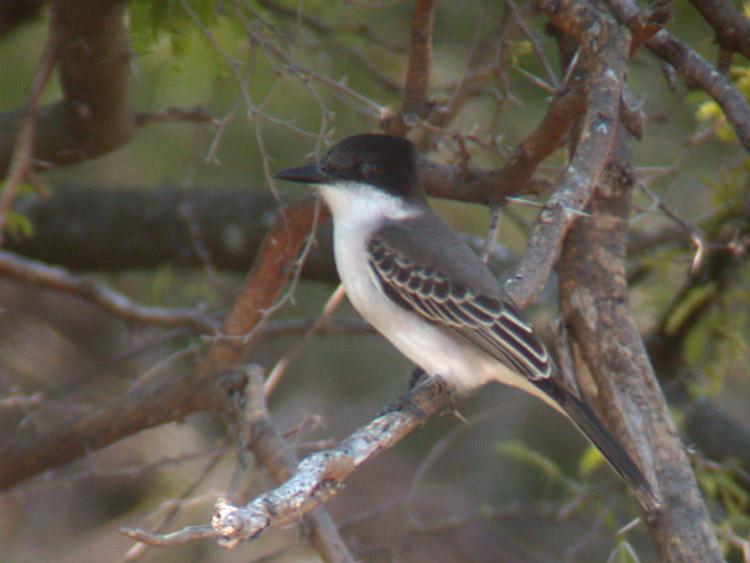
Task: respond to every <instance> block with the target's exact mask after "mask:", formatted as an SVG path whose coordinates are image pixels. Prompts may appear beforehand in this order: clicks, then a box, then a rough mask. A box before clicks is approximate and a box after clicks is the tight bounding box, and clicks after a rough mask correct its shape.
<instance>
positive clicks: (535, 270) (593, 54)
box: [507, 0, 630, 307]
mask: <svg viewBox="0 0 750 563" xmlns="http://www.w3.org/2000/svg"><path fill="white" fill-rule="evenodd" d="M537 6H538V7H539V9H540V10H541V11H542V12H544V13H545V14H547V15H548V16H549V17H550V19H551V21H552V23H553V24H554V25H555V26H557V27H559V28H560V29H562V30H564V31H566V32H569V33H570V34H571V35H572V36H573V37H575V38H576V40H577V41H578V43H579V44H580V46H581V49H582V50H583V55H584V56H586V57H587V59H588V60H589V61H590V66H589V69H588V70H589V75H588V79H587V85H586V88H587V99H586V111H585V113H584V116H583V120H582V125H581V134H580V141H579V142H578V145H577V147H576V149H575V153H574V154H573V157H572V159H571V162H570V164H569V165H568V167H567V168H566V169H565V173H564V174H563V176H562V178H561V179H560V181H559V183H558V187H557V188H556V190H555V193H554V194H553V196H552V197H551V198H550V199H549V201H548V202H547V204H546V205H545V206H544V209H543V210H542V212H541V213H540V214H539V218H538V219H537V221H536V223H535V225H534V228H533V230H532V232H531V237H530V239H529V244H528V246H527V249H526V252H525V253H524V256H523V259H522V261H521V264H520V265H519V267H518V269H517V271H516V275H515V276H514V277H513V278H511V280H510V281H509V282H508V284H507V289H508V291H509V293H510V294H511V296H512V297H513V298H514V299H515V301H516V302H517V303H518V304H519V305H520V306H521V307H524V306H526V305H528V304H529V303H531V302H532V301H534V300H536V298H537V297H539V295H540V294H541V292H542V290H543V289H544V286H545V285H546V283H547V280H548V279H549V275H550V273H551V271H552V267H553V266H554V264H555V262H556V261H557V258H558V256H559V253H560V248H561V246H562V241H563V238H564V237H565V234H566V233H567V231H568V229H570V227H571V225H572V224H573V222H574V221H575V220H576V219H577V218H578V217H579V216H580V214H581V213H582V211H583V208H584V207H585V205H586V203H587V202H588V200H589V198H590V197H591V194H592V193H593V190H594V187H595V186H596V183H597V181H598V179H599V176H600V174H601V172H602V170H603V168H604V165H605V163H606V159H607V157H608V156H609V151H610V147H611V145H612V142H613V139H614V135H615V126H616V124H617V123H618V121H619V113H620V112H619V110H620V99H621V97H622V91H623V84H624V82H625V69H626V67H627V60H628V50H629V48H630V43H629V38H628V37H627V35H626V34H625V33H623V31H622V30H621V29H619V28H618V27H617V26H616V25H615V24H614V22H612V21H610V20H609V19H607V18H604V17H602V16H601V15H600V14H599V13H598V12H597V11H596V10H594V9H593V8H591V7H590V6H587V5H586V4H584V3H581V4H580V5H579V4H578V3H576V2H559V3H558V2H547V1H541V0H540V1H538V2H537ZM581 7H582V8H581ZM579 8H580V9H579Z"/></svg>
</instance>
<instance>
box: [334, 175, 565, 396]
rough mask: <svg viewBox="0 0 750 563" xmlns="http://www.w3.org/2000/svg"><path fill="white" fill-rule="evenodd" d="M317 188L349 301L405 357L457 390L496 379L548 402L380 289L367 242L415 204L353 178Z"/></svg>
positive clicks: (491, 360) (409, 213) (522, 380)
mask: <svg viewBox="0 0 750 563" xmlns="http://www.w3.org/2000/svg"><path fill="white" fill-rule="evenodd" d="M320 191H321V194H322V195H323V198H324V199H325V201H326V203H327V204H328V206H329V207H330V209H331V213H332V215H333V220H334V230H333V233H334V234H333V236H334V241H333V244H334V255H335V258H336V267H337V269H338V272H339V277H340V278H341V281H342V283H343V284H344V288H345V289H346V294H347V297H348V298H349V301H350V302H351V304H352V306H353V307H354V308H355V309H356V310H357V312H358V313H359V314H360V315H362V317H363V318H365V319H366V320H367V321H368V322H369V323H370V324H371V325H373V327H375V329H376V330H377V331H378V332H380V333H381V334H382V335H383V336H385V337H386V338H387V339H388V340H389V341H390V342H391V343H392V344H393V345H394V346H395V347H396V348H398V350H399V351H400V352H401V353H402V354H403V355H404V356H406V357H407V358H409V359H410V360H411V361H412V362H414V363H415V364H417V365H418V366H420V367H421V368H422V369H424V370H425V371H426V372H427V373H429V374H430V375H439V376H441V377H442V378H443V379H444V380H445V381H447V382H448V383H449V384H451V385H453V386H454V387H456V389H457V390H458V391H468V390H471V389H474V388H476V387H479V386H480V385H483V384H485V383H487V382H488V381H491V380H495V381H499V382H500V383H504V384H506V385H512V386H514V387H519V388H521V389H523V390H524V391H526V392H529V393H531V394H533V395H536V396H538V397H540V398H542V399H544V400H545V402H547V403H549V404H553V403H552V402H551V401H550V399H549V397H547V396H545V395H544V394H543V393H541V392H540V391H539V389H537V388H536V386H534V385H533V384H531V383H529V382H528V381H527V380H526V379H525V378H523V377H521V376H520V375H518V374H516V373H514V372H512V371H511V370H509V369H507V368H506V367H505V366H504V365H503V364H501V363H500V362H498V361H497V360H496V359H494V358H492V357H490V356H489V355H487V354H485V353H484V352H482V351H480V350H479V349H477V348H476V347H474V346H472V345H470V344H468V343H464V342H463V341H460V340H458V339H456V338H454V337H452V336H451V335H450V334H449V333H447V332H445V331H443V330H440V329H438V328H436V327H434V326H433V325H430V324H429V323H427V322H415V315H414V313H410V312H408V311H405V310H404V309H403V308H402V307H400V306H398V305H396V304H395V303H393V302H392V301H391V300H390V298H388V297H386V295H385V294H384V293H383V290H382V289H381V287H380V282H379V280H378V279H377V278H376V276H375V273H374V272H373V271H372V270H371V268H370V266H369V263H368V252H367V241H368V240H369V238H370V236H371V234H372V233H373V231H374V230H375V229H376V228H378V226H379V225H381V224H382V221H383V219H384V218H389V219H401V218H406V217H409V216H412V215H414V214H415V213H417V212H418V211H419V208H416V207H413V206H410V205H408V204H405V203H404V201H403V200H401V199H398V198H394V197H392V196H390V195H388V194H387V193H384V192H381V191H376V190H373V189H372V188H370V187H368V186H366V185H363V184H355V183H352V184H351V185H349V186H347V187H345V188H343V189H342V188H341V187H338V186H337V187H336V188H332V187H328V186H320ZM553 406H556V405H554V404H553Z"/></svg>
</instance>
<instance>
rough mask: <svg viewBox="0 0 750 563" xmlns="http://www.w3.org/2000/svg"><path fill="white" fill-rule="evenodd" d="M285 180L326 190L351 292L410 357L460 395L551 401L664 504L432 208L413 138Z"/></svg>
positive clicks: (341, 151)
mask: <svg viewBox="0 0 750 563" xmlns="http://www.w3.org/2000/svg"><path fill="white" fill-rule="evenodd" d="M276 178H278V179H281V180H289V181H292V182H302V183H306V184H313V185H316V186H317V187H318V189H319V190H320V193H321V194H322V197H323V199H324V200H325V202H326V204H327V205H328V207H329V208H330V210H331V214H332V216H333V225H334V227H333V229H334V255H335V259H336V268H337V270H338V273H339V277H340V278H341V281H342V282H343V284H344V288H345V289H346V293H347V296H348V298H349V300H350V301H351V303H352V305H353V306H354V308H355V309H356V310H357V311H358V312H359V313H360V314H361V315H362V316H363V317H364V318H365V319H366V320H367V321H369V322H370V324H372V326H373V327H375V329H376V330H377V331H378V332H380V333H381V334H382V335H383V336H385V337H386V338H387V339H388V340H390V342H391V343H392V344H393V345H394V346H396V348H398V349H399V350H400V351H401V353H402V354H404V355H405V356H406V357H407V358H409V359H410V360H411V361H412V362H414V363H415V364H417V366H419V367H421V368H422V369H423V370H424V371H425V372H427V373H428V374H429V375H431V376H439V377H441V378H442V379H443V380H444V381H446V382H447V383H448V384H449V385H451V386H453V387H454V388H455V389H456V390H457V391H459V392H466V391H469V390H472V389H475V388H477V387H479V386H481V385H483V384H485V383H487V382H489V381H499V382H500V383H504V384H506V385H512V386H513V387H517V388H519V389H522V390H524V391H526V392H528V393H531V394H532V395H535V396H536V397H539V398H540V399H542V400H543V401H544V402H546V403H547V404H549V405H550V406H552V407H553V408H554V409H556V410H557V411H559V412H561V413H563V414H564V415H566V416H567V417H568V418H569V419H570V420H571V421H572V422H573V423H574V424H575V425H576V426H577V427H578V428H579V430H581V432H583V434H584V435H585V436H586V437H587V438H588V439H589V440H591V442H592V443H593V444H594V445H595V446H596V447H597V448H599V450H600V451H601V452H602V454H603V455H604V457H605V458H606V459H607V460H608V461H609V463H610V464H611V465H612V467H613V468H614V469H615V470H616V471H617V472H618V473H619V474H620V475H621V476H622V478H623V479H624V480H625V482H626V483H627V484H628V485H630V486H631V487H632V488H633V490H634V491H635V493H636V495H637V496H638V498H639V500H640V501H641V503H642V504H644V506H648V505H649V504H650V505H654V504H656V497H655V495H654V492H653V489H652V487H651V486H650V484H649V482H648V480H647V479H646V477H645V476H644V475H643V473H641V471H640V469H639V468H638V466H637V465H636V464H635V463H634V462H633V460H632V459H631V457H630V456H629V455H628V454H627V452H626V451H625V449H624V448H623V447H622V445H621V444H619V443H618V441H617V440H616V439H615V437H614V436H613V435H612V434H611V433H610V432H609V430H607V428H606V427H605V426H604V424H603V423H602V422H601V421H600V420H599V419H598V418H597V416H596V415H595V414H594V412H593V411H592V410H591V408H590V407H589V406H588V405H586V404H585V403H584V402H583V401H582V400H581V399H580V398H579V397H578V396H577V395H576V394H575V393H574V392H573V391H572V390H571V389H570V388H569V387H568V385H566V382H565V381H564V379H563V377H562V376H561V374H560V373H559V371H558V370H557V368H556V367H555V364H554V362H553V360H552V359H551V358H550V356H549V354H548V353H547V350H546V349H545V347H544V345H543V344H542V343H541V342H540V341H539V339H538V338H537V337H536V335H535V334H534V332H533V329H532V327H531V325H530V324H529V323H528V322H527V321H526V319H525V318H524V316H523V315H522V314H521V312H520V311H519V310H518V307H516V305H515V304H514V303H513V301H512V300H511V299H510V297H509V296H508V295H507V294H506V292H505V291H504V289H503V287H502V285H501V284H500V282H499V281H498V280H497V279H496V278H495V277H494V276H493V275H492V273H491V272H490V271H489V269H488V268H487V267H486V266H485V264H484V263H483V262H482V261H481V260H480V259H479V258H478V257H477V255H476V254H474V252H473V251H472V250H471V249H470V248H469V247H468V246H466V245H465V244H464V243H463V242H462V241H461V240H460V238H459V237H458V236H457V235H456V233H455V232H453V231H452V230H451V229H450V228H449V227H448V226H447V225H446V224H445V223H443V221H442V220H441V219H440V218H439V217H438V215H436V214H435V212H434V211H432V209H430V207H429V206H428V204H427V200H426V198H425V195H424V193H423V191H422V189H421V188H420V186H419V184H418V183H417V172H416V151H415V149H414V146H413V145H412V143H411V142H410V141H408V140H406V139H403V138H400V137H394V136H391V135H380V134H364V135H355V136H353V137H348V138H346V139H344V140H342V141H340V142H339V143H338V144H336V145H335V146H334V147H333V148H331V150H330V151H329V152H328V154H327V155H326V156H325V157H324V158H323V159H322V160H320V161H319V162H315V163H313V164H310V165H307V166H301V167H299V168H291V169H289V170H284V171H282V172H279V173H277V174H276Z"/></svg>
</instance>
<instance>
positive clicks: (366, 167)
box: [359, 162, 378, 176]
mask: <svg viewBox="0 0 750 563" xmlns="http://www.w3.org/2000/svg"><path fill="white" fill-rule="evenodd" d="M377 171H378V166H377V164H374V163H372V162H363V163H362V164H360V165H359V173H360V174H362V176H372V175H373V174H375V173H376V172H377Z"/></svg>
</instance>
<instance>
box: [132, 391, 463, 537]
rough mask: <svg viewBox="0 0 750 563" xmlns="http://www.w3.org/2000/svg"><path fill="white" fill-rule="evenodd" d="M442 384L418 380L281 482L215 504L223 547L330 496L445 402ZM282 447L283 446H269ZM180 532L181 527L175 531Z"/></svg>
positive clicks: (446, 396) (215, 519)
mask: <svg viewBox="0 0 750 563" xmlns="http://www.w3.org/2000/svg"><path fill="white" fill-rule="evenodd" d="M448 399H449V394H448V392H447V390H446V388H445V386H444V385H443V384H442V383H441V382H440V381H439V380H435V379H428V380H425V381H422V382H421V383H420V384H418V385H417V386H416V387H415V388H414V389H412V390H411V391H409V392H408V393H406V394H405V395H404V396H403V397H401V398H400V399H399V400H398V401H397V402H395V403H394V404H393V405H391V406H389V407H387V408H386V409H385V410H384V411H383V412H382V413H381V414H380V415H378V416H377V417H376V418H375V419H374V420H372V421H371V422H370V423H369V424H367V425H366V426H364V427H362V428H360V429H359V430H357V431H356V432H354V433H353V434H352V435H351V436H349V437H348V438H346V439H344V440H343V441H342V442H341V443H340V444H339V445H338V446H337V447H335V448H333V449H330V450H326V451H321V452H316V453H314V454H312V455H310V456H308V457H307V458H305V459H304V460H302V461H301V462H300V463H299V464H298V465H297V466H296V468H295V471H294V474H293V475H292V476H291V477H290V478H289V479H288V480H287V481H286V482H284V484H283V485H281V486H280V487H278V488H276V489H274V490H272V491H269V492H267V493H264V494H263V495H261V496H260V497H258V498H256V499H255V500H253V501H252V502H251V503H249V504H248V505H246V506H244V507H237V506H233V505H231V504H230V503H228V502H227V501H225V500H220V501H219V502H218V503H217V508H218V512H217V513H216V514H215V515H214V517H213V519H212V523H211V525H212V527H213V528H214V529H215V530H216V532H218V533H219V534H220V535H221V536H222V538H223V544H224V545H225V546H226V547H233V546H234V545H236V544H237V543H238V542H239V541H242V540H250V539H254V538H257V537H258V536H259V535H260V534H261V533H262V532H263V531H264V530H266V529H268V528H269V527H272V526H276V525H279V524H283V523H285V522H288V521H289V520H293V519H296V518H298V517H299V515H300V514H306V513H308V512H309V511H310V510H312V509H313V508H315V507H316V506H318V505H320V504H321V503H323V502H326V501H327V500H328V499H329V498H330V497H331V496H333V495H335V494H336V493H337V492H338V490H339V488H340V487H341V484H342V483H343V482H344V480H345V479H346V478H347V477H348V476H349V475H350V474H351V473H352V472H354V471H355V470H356V468H357V467H358V466H359V465H361V464H362V463H364V462H365V461H367V460H369V459H372V458H373V457H374V456H376V455H377V454H378V453H380V452H381V451H383V450H386V449H388V448H390V447H392V446H394V445H395V444H396V443H397V442H398V441H400V440H401V439H402V438H403V437H405V436H406V435H408V434H409V433H410V432H412V431H413V430H415V429H417V428H419V427H420V426H421V425H422V424H423V423H424V421H425V420H426V419H427V418H429V417H430V416H431V415H433V414H435V413H437V412H438V411H439V410H441V409H443V408H444V407H445V406H446V405H448V403H449V400H448ZM274 451H275V452H277V455H278V451H284V450H274ZM121 531H122V532H123V533H125V534H126V535H128V536H130V537H133V538H134V539H138V540H139V541H145V542H146V543H149V544H150V545H162V544H163V542H164V541H168V539H169V537H171V536H173V534H169V535H168V536H158V535H157V536H147V535H144V534H143V532H141V531H137V530H133V529H121ZM174 534H178V536H176V537H180V536H181V535H182V534H183V532H182V531H180V532H175V533H174Z"/></svg>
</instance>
